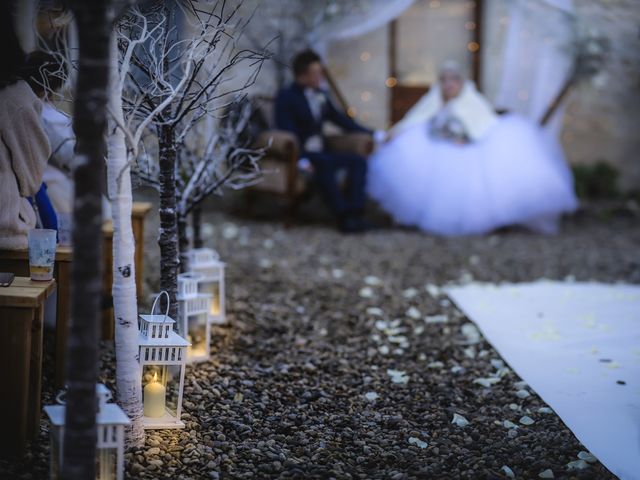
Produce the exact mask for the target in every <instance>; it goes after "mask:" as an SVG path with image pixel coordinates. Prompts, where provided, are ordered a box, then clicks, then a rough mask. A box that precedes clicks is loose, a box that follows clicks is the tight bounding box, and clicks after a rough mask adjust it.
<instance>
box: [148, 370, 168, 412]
mask: <svg viewBox="0 0 640 480" xmlns="http://www.w3.org/2000/svg"><path fill="white" fill-rule="evenodd" d="M166 393H167V389H166V388H164V387H163V386H162V384H160V383H159V382H158V374H157V373H154V374H153V382H150V383H148V384H147V386H146V387H144V416H145V417H149V418H159V417H162V416H163V415H164V404H165V397H166Z"/></svg>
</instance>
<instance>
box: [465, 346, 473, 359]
mask: <svg viewBox="0 0 640 480" xmlns="http://www.w3.org/2000/svg"><path fill="white" fill-rule="evenodd" d="M463 352H464V356H465V357H467V358H471V359H474V358H476V349H475V347H467V348H465V349H464V350H463Z"/></svg>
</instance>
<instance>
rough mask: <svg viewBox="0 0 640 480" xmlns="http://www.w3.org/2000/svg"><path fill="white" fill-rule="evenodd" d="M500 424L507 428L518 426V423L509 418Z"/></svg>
mask: <svg viewBox="0 0 640 480" xmlns="http://www.w3.org/2000/svg"><path fill="white" fill-rule="evenodd" d="M502 426H503V427H504V428H509V429H511V428H518V425H516V424H515V423H513V422H511V421H509V420H505V421H504V422H502Z"/></svg>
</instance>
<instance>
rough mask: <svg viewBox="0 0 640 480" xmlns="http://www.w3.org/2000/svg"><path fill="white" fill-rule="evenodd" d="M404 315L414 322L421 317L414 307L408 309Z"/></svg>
mask: <svg viewBox="0 0 640 480" xmlns="http://www.w3.org/2000/svg"><path fill="white" fill-rule="evenodd" d="M405 315H406V316H407V317H409V318H413V319H414V320H417V319H419V318H420V317H422V314H421V313H420V310H418V309H417V308H416V307H409V309H408V310H407V312H406V313H405Z"/></svg>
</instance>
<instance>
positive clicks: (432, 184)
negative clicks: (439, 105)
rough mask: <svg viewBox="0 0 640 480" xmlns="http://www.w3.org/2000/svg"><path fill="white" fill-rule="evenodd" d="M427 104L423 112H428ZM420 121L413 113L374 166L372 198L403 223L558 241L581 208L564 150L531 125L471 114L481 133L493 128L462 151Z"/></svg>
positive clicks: (371, 165) (376, 155)
mask: <svg viewBox="0 0 640 480" xmlns="http://www.w3.org/2000/svg"><path fill="white" fill-rule="evenodd" d="M465 88H466V87H465ZM471 88H472V87H471ZM473 92H475V88H473ZM473 92H471V94H473V95H477V96H478V97H479V94H478V93H477V92H475V93H473ZM461 97H462V95H461ZM479 101H480V100H479V99H476V103H477V102H479ZM482 101H484V100H482ZM421 102H422V103H423V105H422V106H418V109H420V108H423V109H424V103H425V102H424V101H421ZM426 103H429V102H428V101H427V102H426ZM471 103H473V102H471ZM432 107H433V106H431V107H427V109H429V108H431V110H433V108H432ZM458 107H459V105H455V108H458ZM476 107H477V105H476V106H474V105H473V104H472V106H471V107H470V108H469V110H474V109H475V110H478V108H476ZM480 107H482V108H485V107H483V106H482V105H481V104H480ZM482 108H480V109H479V110H480V112H481V113H483V111H482ZM458 109H459V110H463V108H458ZM485 109H486V108H485ZM414 110H415V109H414ZM410 113H411V112H410ZM483 114H484V113H483ZM425 116H426V117H431V118H434V117H435V116H436V115H434V114H433V112H431V113H429V114H428V115H424V114H423V115H422V117H425ZM419 117H420V115H417V114H416V112H415V111H413V113H412V114H411V115H409V116H408V119H407V120H405V121H403V122H404V128H403V130H402V131H401V132H400V133H398V134H397V135H396V136H395V137H394V138H393V140H391V141H390V142H389V143H386V144H383V145H381V146H380V147H379V148H378V150H377V151H376V153H374V155H373V156H372V158H371V159H370V160H369V172H368V193H369V195H370V197H371V198H373V199H374V200H376V201H377V202H378V203H379V204H380V206H381V207H382V208H383V209H384V210H386V211H387V212H388V213H389V214H390V215H391V216H392V217H393V218H394V220H395V221H396V222H397V223H399V224H402V225H411V226H417V227H418V228H420V229H422V230H424V231H427V232H431V233H435V234H439V235H445V236H458V235H473V234H483V233H487V232H490V231H492V230H494V229H496V228H500V227H504V226H508V225H524V226H527V227H529V228H531V229H533V230H536V231H539V232H543V233H555V232H556V231H557V228H558V223H559V219H560V216H561V214H563V213H568V212H572V211H574V210H575V209H576V208H577V205H578V202H577V199H576V196H575V194H574V189H573V179H572V175H571V171H570V169H569V168H568V166H567V164H566V162H565V159H564V155H563V153H562V150H561V148H560V146H559V145H558V144H557V143H554V142H552V141H550V140H549V139H548V138H547V137H546V136H545V135H544V134H543V132H542V130H541V129H540V128H538V127H537V126H536V125H534V124H532V123H531V122H530V121H528V120H526V119H524V118H521V117H519V116H516V115H503V116H499V117H498V116H494V115H493V114H492V113H491V114H490V115H489V114H486V115H485V117H486V118H483V117H482V115H477V112H476V114H472V113H470V114H469V115H467V117H468V119H469V121H472V122H474V125H475V126H476V129H477V127H478V125H479V124H480V123H482V124H483V125H484V126H485V127H486V128H482V129H477V130H478V133H477V135H476V136H477V137H478V138H475V139H473V140H472V141H471V142H469V143H466V144H457V143H454V142H452V141H450V140H445V139H442V138H439V137H436V136H434V135H432V133H431V128H432V125H431V122H430V120H431V118H429V120H428V121H416V120H417V119H418V120H419ZM463 117H464V115H463ZM494 117H495V118H494ZM478 119H480V120H481V121H480V120H478ZM470 131H472V132H473V129H470ZM474 134H475V132H474ZM471 137H472V138H473V135H472V136H471Z"/></svg>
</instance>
